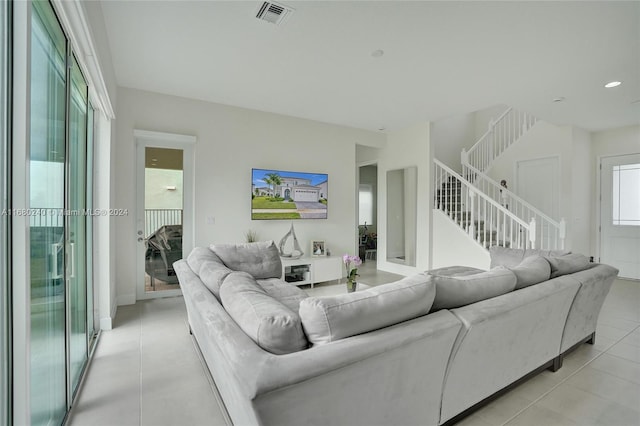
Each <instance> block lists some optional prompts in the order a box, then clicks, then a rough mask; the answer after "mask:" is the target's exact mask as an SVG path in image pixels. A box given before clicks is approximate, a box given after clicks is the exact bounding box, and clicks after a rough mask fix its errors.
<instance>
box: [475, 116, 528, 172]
mask: <svg viewBox="0 0 640 426" xmlns="http://www.w3.org/2000/svg"><path fill="white" fill-rule="evenodd" d="M536 121H538V119H537V118H536V117H535V116H533V115H531V114H528V113H526V112H522V111H517V110H515V109H513V108H511V107H509V108H508V109H507V110H506V111H505V112H503V113H502V115H500V117H498V119H497V120H495V121H493V120H492V121H491V122H490V123H489V130H487V132H486V133H485V134H484V135H483V136H482V137H481V138H480V139H479V140H478V142H476V143H475V145H473V146H472V147H471V148H470V149H469V151H466V150H464V149H463V150H462V164H465V163H466V164H469V165H471V166H472V167H474V168H475V169H478V170H480V171H481V172H486V171H487V169H488V168H489V166H490V165H491V163H492V162H493V160H494V159H495V158H497V157H498V156H499V155H500V154H502V153H503V152H504V151H505V150H506V149H507V148H509V146H511V144H513V143H514V142H515V141H517V140H518V139H519V138H520V136H522V135H523V134H524V133H526V132H527V131H528V130H529V129H530V128H531V127H532V126H533V125H534V124H535V123H536ZM472 181H473V180H472Z"/></svg>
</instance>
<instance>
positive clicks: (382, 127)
mask: <svg viewBox="0 0 640 426" xmlns="http://www.w3.org/2000/svg"><path fill="white" fill-rule="evenodd" d="M378 130H380V131H381V132H384V131H385V130H387V129H386V128H385V127H384V126H381V127H378Z"/></svg>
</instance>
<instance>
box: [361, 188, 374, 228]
mask: <svg viewBox="0 0 640 426" xmlns="http://www.w3.org/2000/svg"><path fill="white" fill-rule="evenodd" d="M358 200H359V206H360V207H359V209H358V210H359V219H358V225H372V224H373V186H371V185H369V184H365V183H362V184H360V187H359V193H358Z"/></svg>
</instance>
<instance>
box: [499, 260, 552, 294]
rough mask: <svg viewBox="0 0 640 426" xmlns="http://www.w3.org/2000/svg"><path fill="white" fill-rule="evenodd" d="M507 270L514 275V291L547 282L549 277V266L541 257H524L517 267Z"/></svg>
mask: <svg viewBox="0 0 640 426" xmlns="http://www.w3.org/2000/svg"><path fill="white" fill-rule="evenodd" d="M508 269H509V270H511V272H513V273H514V274H515V275H516V280H517V281H516V288H515V290H518V289H521V288H525V287H529V286H530V285H534V284H538V283H541V282H542V281H547V280H548V279H549V276H550V275H551V266H550V265H549V262H547V260H546V259H545V258H544V257H542V256H529V257H525V258H524V260H523V261H522V262H520V264H519V265H518V266H514V267H512V268H508Z"/></svg>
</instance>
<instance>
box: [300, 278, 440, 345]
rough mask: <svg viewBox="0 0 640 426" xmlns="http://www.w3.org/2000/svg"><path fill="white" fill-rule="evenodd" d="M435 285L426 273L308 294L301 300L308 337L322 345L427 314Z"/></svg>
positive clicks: (302, 315)
mask: <svg viewBox="0 0 640 426" xmlns="http://www.w3.org/2000/svg"><path fill="white" fill-rule="evenodd" d="M434 296H435V287H434V285H433V283H432V282H431V279H430V277H429V276H428V275H426V274H418V275H414V276H412V277H406V278H403V279H401V280H400V281H396V282H394V283H389V284H383V285H380V286H377V287H372V288H370V289H367V290H364V291H358V292H354V293H347V294H341V295H338V296H325V297H309V298H307V299H304V300H303V301H302V302H300V311H299V312H300V318H301V319H302V326H303V328H304V331H305V333H306V334H307V338H308V339H309V341H310V342H311V343H313V344H314V345H321V344H325V343H330V342H333V341H336V340H340V339H343V338H346V337H350V336H354V335H356V334H361V333H366V332H368V331H372V330H377V329H379V328H383V327H387V326H390V325H393V324H397V323H399V322H402V321H407V320H410V319H413V318H416V317H419V316H421V315H426V314H427V313H428V312H429V309H430V308H431V304H432V303H433V298H434Z"/></svg>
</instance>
